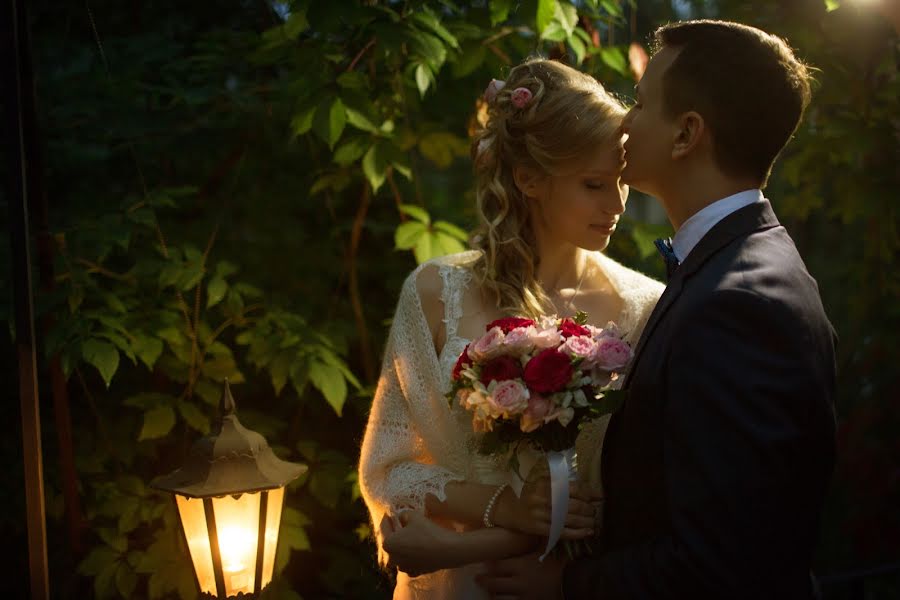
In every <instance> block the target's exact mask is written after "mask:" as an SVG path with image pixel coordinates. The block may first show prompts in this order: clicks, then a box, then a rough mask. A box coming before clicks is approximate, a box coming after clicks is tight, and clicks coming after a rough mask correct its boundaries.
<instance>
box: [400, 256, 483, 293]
mask: <svg viewBox="0 0 900 600" xmlns="http://www.w3.org/2000/svg"><path fill="white" fill-rule="evenodd" d="M480 256H481V251H479V250H467V251H465V252H457V253H455V254H447V255H444V256H438V257H436V258H432V259H431V260H427V261H425V262H423V263H422V264H420V265H419V266H418V267H416V268H415V269H413V271H412V273H410V274H409V276H408V277H407V278H406V283H405V285H407V286H409V287H414V288H415V289H416V290H417V291H418V292H419V296H422V297H425V296H435V295H436V296H437V297H440V292H441V289H442V288H443V285H444V276H445V275H444V274H445V273H447V272H448V271H451V270H459V271H460V272H470V271H471V268H472V266H473V265H474V264H475V263H476V262H477V261H478V258H479V257H480Z"/></svg>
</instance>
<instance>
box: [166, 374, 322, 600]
mask: <svg viewBox="0 0 900 600" xmlns="http://www.w3.org/2000/svg"><path fill="white" fill-rule="evenodd" d="M219 413H220V418H219V422H218V423H217V424H216V425H215V427H214V428H213V432H212V433H211V434H210V435H209V436H207V437H204V438H202V439H200V440H198V441H197V442H195V443H194V445H193V447H192V448H191V452H190V455H189V456H188V458H187V461H186V462H185V464H184V466H182V467H181V468H180V469H178V470H176V471H173V472H172V473H170V474H168V475H165V476H162V477H158V478H156V480H154V481H153V483H152V484H151V486H152V487H154V488H156V489H159V490H162V491H166V492H170V493H172V494H174V495H175V503H176V505H177V506H178V515H179V517H180V521H181V527H182V531H183V533H184V538H185V541H186V542H187V546H188V549H189V550H190V554H191V560H192V562H193V565H194V573H195V574H196V576H197V583H198V584H199V586H200V592H201V594H203V595H204V596H206V597H212V598H223V599H224V598H231V597H241V598H252V597H256V596H257V595H258V594H259V592H260V591H262V589H263V588H265V587H266V585H268V584H269V582H270V581H271V580H272V571H273V569H274V566H275V550H276V547H277V545H278V529H279V525H280V523H281V507H282V503H283V500H284V486H285V485H287V484H288V483H289V482H290V481H292V480H294V479H296V478H297V477H299V476H300V475H302V474H303V473H305V472H306V469H307V467H306V465H301V464H297V463H291V462H286V461H283V460H281V459H279V458H278V457H277V456H275V453H274V452H272V449H271V448H269V444H268V443H266V440H265V438H263V436H261V435H260V434H258V433H256V432H255V431H250V430H249V429H246V428H245V427H244V426H243V425H241V423H240V421H238V418H237V415H236V414H235V405H234V398H232V396H231V390H230V388H229V387H228V382H227V381H226V382H225V385H224V389H223V391H222V400H221V402H220V403H219Z"/></svg>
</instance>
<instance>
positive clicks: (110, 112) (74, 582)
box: [33, 0, 625, 598]
mask: <svg viewBox="0 0 900 600" xmlns="http://www.w3.org/2000/svg"><path fill="white" fill-rule="evenodd" d="M56 10H57V9H56V7H54V6H51V5H50V4H49V3H46V2H44V3H38V4H37V5H36V6H35V7H34V16H35V17H36V20H35V21H34V22H35V28H36V29H35V32H34V35H33V39H34V40H35V56H36V61H37V66H36V68H37V70H38V72H39V73H40V77H38V81H39V86H38V90H37V95H38V99H39V108H40V110H41V115H40V118H41V120H42V128H43V131H44V133H45V136H46V137H47V150H48V151H47V155H46V162H47V188H48V199H49V204H50V205H51V207H52V209H51V212H50V221H49V222H48V223H46V224H45V225H43V226H45V227H46V228H47V229H48V230H49V231H50V232H51V234H52V251H53V253H54V255H55V258H54V262H53V284H54V285H53V287H52V289H49V288H48V291H47V292H46V293H44V294H43V295H42V296H41V297H40V298H39V302H40V305H41V311H42V314H43V315H46V316H48V317H51V320H48V321H46V322H45V324H44V326H43V327H44V329H43V331H42V332H41V333H42V336H43V339H44V341H45V343H44V345H43V350H44V354H43V356H44V359H45V360H49V359H51V358H53V357H58V358H59V360H60V364H61V366H62V370H63V376H64V377H65V378H66V379H67V386H66V389H67V391H68V392H69V396H70V402H71V403H72V404H73V405H78V406H82V405H83V406H89V407H90V409H89V410H85V411H75V412H74V414H73V422H72V426H73V428H74V433H75V435H74V437H75V439H76V443H75V445H74V447H72V448H68V449H66V448H64V449H63V451H69V452H74V460H75V463H76V467H77V476H78V478H79V479H80V485H81V487H82V503H83V506H84V512H85V515H84V516H85V518H86V519H87V522H88V523H89V527H90V536H89V539H90V541H89V546H88V548H87V549H86V551H85V553H84V554H83V555H82V556H81V557H80V560H79V561H78V563H77V565H76V568H75V569H73V572H72V573H71V574H69V575H67V576H66V577H65V581H67V582H68V583H66V584H65V585H61V587H60V589H61V592H60V594H61V596H63V597H65V596H67V595H68V596H70V597H83V596H84V595H91V596H94V597H98V598H114V597H148V598H163V597H172V596H177V597H182V598H193V597H194V596H195V595H196V593H197V591H196V589H195V583H194V581H193V576H192V574H191V570H190V565H189V564H188V562H187V560H186V558H185V557H186V549H185V548H184V547H183V542H182V540H181V538H180V533H179V531H178V525H177V518H176V514H175V509H174V505H173V503H172V501H171V499H169V498H167V497H166V496H165V495H163V494H159V493H156V492H151V491H149V490H147V489H146V487H145V486H146V482H149V481H150V480H152V479H153V478H154V477H155V476H157V475H160V474H162V473H165V472H168V471H170V470H171V469H172V468H174V467H176V466H177V465H178V464H179V463H180V462H181V461H182V460H183V458H184V454H185V452H186V449H187V448H188V447H189V445H190V443H191V442H192V441H193V440H195V439H197V437H199V436H201V435H205V434H207V433H208V432H209V430H210V425H211V419H212V417H213V415H214V414H215V406H216V404H217V402H218V400H219V395H220V393H221V386H222V382H224V381H225V380H228V381H229V382H230V383H231V384H232V386H233V390H234V394H235V396H236V400H237V404H238V412H239V414H240V415H241V418H242V420H243V421H244V422H245V424H246V425H247V426H248V427H250V428H252V429H255V430H257V431H259V432H260V433H262V434H263V435H265V436H266V437H267V439H269V441H270V443H272V444H273V445H275V447H276V449H277V451H278V452H279V454H280V455H282V456H284V457H285V458H287V459H294V460H299V461H303V462H307V463H309V465H310V472H309V473H308V474H307V475H305V476H304V477H302V478H301V479H300V480H298V481H297V482H295V483H294V484H292V485H291V486H290V487H289V490H288V493H287V495H286V506H285V510H284V514H283V518H282V532H281V544H280V546H279V551H278V556H277V560H276V570H277V571H278V572H279V573H282V574H283V575H282V577H281V578H280V579H279V580H278V581H280V583H276V584H274V585H273V591H272V592H270V594H275V595H277V596H278V597H294V596H297V597H299V595H303V596H306V597H321V596H322V595H329V594H332V595H335V594H337V595H341V596H348V595H349V596H352V597H366V596H373V595H375V596H378V595H387V593H388V592H387V590H386V589H381V590H380V592H379V588H380V587H381V588H384V586H385V585H388V584H387V583H385V581H384V577H383V574H382V573H381V572H379V571H378V569H377V567H376V565H375V564H374V549H373V547H372V545H371V541H370V540H371V537H370V536H371V529H370V525H369V524H368V521H367V518H366V513H365V509H364V506H363V505H362V502H361V493H360V488H359V482H358V480H357V478H356V460H357V455H358V440H359V438H360V435H361V433H360V432H361V431H362V426H363V423H364V421H365V417H366V414H367V410H368V396H369V395H370V394H371V393H372V390H373V384H374V383H375V381H374V379H375V376H376V375H377V372H376V371H375V370H374V366H375V365H377V363H378V357H377V354H378V349H379V348H380V347H381V345H382V344H383V340H384V334H385V333H386V330H385V329H384V327H383V325H382V324H383V323H384V322H385V319H386V318H388V317H389V316H390V314H391V311H392V309H393V306H394V302H395V300H396V293H397V289H399V283H400V282H401V281H402V279H403V278H404V277H405V275H406V273H407V272H408V271H409V270H410V268H411V267H412V266H414V264H415V263H416V262H422V261H425V260H428V259H430V258H432V257H436V256H440V255H443V254H448V253H453V252H459V251H461V250H463V249H464V248H465V246H466V241H467V239H468V232H467V229H469V228H470V227H471V226H472V225H474V222H473V215H472V212H471V209H470V208H468V206H469V205H470V202H469V195H470V190H471V179H470V177H469V169H470V164H469V161H468V157H469V148H470V142H469V138H470V133H471V130H472V128H473V127H474V126H475V119H476V110H477V104H476V100H477V99H478V97H479V95H480V93H481V90H482V89H483V88H484V85H485V82H486V81H488V80H490V78H491V77H495V76H496V77H502V74H503V72H504V71H505V70H506V69H508V68H509V66H510V65H512V64H514V63H515V62H518V61H519V60H521V59H522V58H524V57H525V56H527V55H529V54H531V53H533V52H536V51H537V52H544V53H549V54H551V55H554V56H556V57H560V58H563V59H565V60H569V61H570V62H572V63H573V64H579V65H582V66H583V67H585V68H587V69H589V70H597V71H598V72H600V73H605V74H607V75H609V74H610V73H611V71H610V70H609V67H608V65H609V64H610V60H609V58H608V57H607V58H603V57H604V56H606V54H608V53H609V52H612V51H613V49H615V51H616V52H618V56H620V57H623V56H625V54H624V51H623V49H622V48H619V47H615V46H613V45H606V44H603V45H599V44H594V43H593V42H592V37H591V33H590V32H589V31H588V30H586V29H585V27H589V28H591V30H592V31H593V30H594V29H596V28H599V29H602V30H604V31H605V30H607V29H609V28H610V27H616V26H619V25H623V24H624V21H623V20H622V13H621V9H620V7H619V5H618V3H616V2H606V3H596V2H588V3H574V2H568V1H557V0H541V1H540V2H536V3H535V2H533V3H526V4H525V5H522V6H521V7H520V6H519V5H518V4H517V3H513V2H505V1H499V2H496V1H492V2H489V3H448V2H445V1H439V0H421V1H416V2H410V3H387V4H384V3H376V4H373V3H368V2H343V3H324V2H310V1H308V0H299V1H292V2H287V3H283V4H273V5H268V4H266V3H258V4H254V5H252V6H250V5H240V6H238V5H236V6H234V7H231V8H227V9H221V8H220V9H217V10H216V11H213V12H210V11H209V10H208V7H201V6H199V5H198V6H192V5H190V4H174V3H170V4H169V5H167V6H166V7H162V6H160V7H155V9H154V10H152V11H149V10H148V11H141V10H140V9H138V12H139V13H140V14H139V16H138V17H137V20H134V19H133V17H134V16H135V14H134V13H132V12H131V9H128V10H125V9H123V8H121V7H119V8H116V7H114V6H112V5H110V6H107V7H91V9H88V8H84V7H83V8H81V9H75V13H73V14H72V15H71V17H72V18H74V19H75V20H74V21H72V22H73V23H75V22H77V23H78V24H79V25H78V27H82V29H79V30H78V35H66V34H65V33H64V29H62V25H61V24H59V23H60V22H59V20H58V19H53V18H49V17H50V16H51V15H54V14H56ZM582 17H584V18H582ZM85 24H90V26H89V27H87V26H86V25H85ZM95 28H96V29H95ZM601 50H602V51H603V52H605V53H606V54H603V53H602V52H601ZM612 64H615V63H612ZM398 175H399V176H398ZM62 199H65V201H61V200H62ZM397 251H399V252H397ZM388 256H393V257H394V258H393V259H392V260H384V258H385V257H388ZM373 324H374V325H373ZM42 385H44V383H43V382H42ZM47 389H49V385H48V386H47ZM51 470H52V471H56V467H55V466H54V467H53V468H52V469H51ZM125 474H127V475H125ZM54 481H55V480H54ZM53 485H54V486H55V485H56V484H55V483H54V484H53ZM50 494H51V495H52V497H54V498H60V499H61V498H62V495H61V493H60V492H59V491H58V490H56V489H51V490H50ZM54 506H56V507H57V508H54V511H53V514H54V515H55V518H56V519H60V518H61V517H62V511H61V507H62V504H61V503H60V502H55V503H54ZM60 525H61V523H59V525H57V529H58V530H57V529H54V531H53V532H52V534H51V535H52V536H54V537H61V536H63V535H64V533H63V529H62V528H61V527H60ZM360 541H364V542H366V543H365V544H363V545H361V544H360ZM298 554H302V555H303V559H302V560H299V561H298V560H297V559H296V557H297V556H298ZM359 565H368V566H367V567H366V570H365V572H363V573H360V569H359ZM353 573H355V575H351V574H353ZM286 581H292V582H294V584H293V585H285V583H284V582H286ZM79 582H82V583H86V585H82V583H79ZM87 587H90V591H89V592H88V591H86V588H87ZM79 588H81V591H80V592H78V591H75V590H76V589H79ZM291 588H293V589H291ZM67 590H68V591H67ZM373 590H375V591H373Z"/></svg>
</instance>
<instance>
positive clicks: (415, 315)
mask: <svg viewBox="0 0 900 600" xmlns="http://www.w3.org/2000/svg"><path fill="white" fill-rule="evenodd" d="M477 257H478V253H477V252H474V251H471V252H463V253H460V254H455V255H451V256H446V257H442V258H439V259H435V260H433V261H429V262H428V263H424V264H423V265H420V266H419V267H418V268H417V269H416V270H415V271H413V273H412V274H411V275H410V276H409V277H408V278H407V280H406V281H405V282H404V285H403V288H402V290H401V293H400V300H399V302H398V304H397V310H396V313H395V315H394V320H393V324H392V326H391V332H390V335H389V336H388V342H387V346H386V347H385V355H384V361H383V363H382V370H381V377H380V379H379V382H378V388H377V390H376V393H375V398H374V400H373V403H372V410H371V412H370V414H369V420H368V424H367V426H366V433H365V436H364V438H363V444H362V452H361V457H360V464H359V476H360V488H361V491H362V495H363V499H364V500H365V502H366V506H367V507H368V509H369V513H370V516H371V518H372V526H373V531H375V532H376V534H377V532H378V525H379V523H380V522H381V519H382V517H383V516H384V515H385V514H386V513H392V514H393V513H396V512H398V511H400V510H404V509H412V510H417V511H423V510H424V505H425V497H426V496H427V495H428V494H429V493H430V494H433V495H434V496H436V497H437V498H439V499H441V500H443V499H445V497H446V496H445V494H444V486H445V485H446V484H447V483H448V482H450V481H462V480H466V481H474V482H478V483H485V484H491V485H498V484H500V483H509V484H511V485H512V486H513V488H514V489H517V490H518V489H519V488H520V486H521V482H519V481H518V479H517V478H516V477H515V476H513V475H512V474H511V473H510V472H509V470H508V469H507V460H506V458H505V457H487V456H483V455H481V454H479V453H478V452H476V451H475V447H476V443H477V440H476V438H475V434H474V432H473V431H472V425H471V415H470V414H469V413H467V412H466V411H465V409H463V408H462V407H459V406H458V405H456V403H453V405H451V404H450V403H448V402H447V400H446V398H445V397H444V393H445V392H446V391H447V390H448V389H449V388H450V375H451V373H452V370H453V365H454V364H455V362H456V359H457V357H458V356H459V354H460V353H461V352H462V351H463V349H464V348H465V346H466V344H468V343H469V341H470V340H467V339H464V338H461V337H459V336H458V335H457V325H458V323H459V320H460V318H461V317H462V316H463V307H462V298H463V295H464V293H465V291H466V289H467V286H468V285H469V284H470V282H471V281H472V278H473V274H472V271H471V269H470V265H471V264H472V263H473V262H474V260H475V259H476V258H477ZM591 260H592V261H593V262H594V263H595V266H596V267H598V268H600V269H602V270H603V272H604V273H605V275H606V276H607V278H608V279H609V281H610V283H611V284H612V287H613V289H614V290H615V292H616V293H617V294H618V295H619V296H620V297H621V298H622V301H623V310H622V314H621V315H619V317H618V318H617V319H616V322H617V323H618V324H619V326H620V327H621V328H622V330H623V331H626V332H628V335H627V337H626V339H628V341H630V342H631V343H632V344H635V343H636V342H637V339H638V337H639V336H640V332H641V330H642V329H643V325H644V323H645V322H646V320H647V317H648V316H649V314H650V311H651V310H652V308H653V305H654V304H655V303H656V301H657V299H658V298H659V295H660V294H661V293H662V289H663V286H662V284H660V283H659V282H657V281H655V280H653V279H650V278H648V277H646V276H644V275H642V274H640V273H638V272H636V271H633V270H631V269H628V268H626V267H624V266H622V265H620V264H619V263H616V262H615V261H613V260H612V259H610V258H607V257H606V256H605V255H603V254H600V253H594V254H592V255H591ZM427 265H436V266H437V268H438V272H439V273H440V275H441V279H442V282H443V287H442V291H441V300H442V302H443V305H444V326H445V329H446V341H445V343H444V346H443V348H442V349H441V352H440V355H437V353H436V352H435V349H434V344H433V341H432V338H431V332H430V330H429V328H428V324H427V322H426V320H425V316H424V313H423V311H422V305H421V301H420V299H419V295H418V293H417V291H416V277H417V276H418V274H419V272H420V271H421V270H422V269H423V268H426V266H427ZM599 325H602V324H599ZM607 422H608V419H600V420H598V421H597V422H595V423H592V424H591V425H589V426H588V427H586V428H585V429H584V430H583V431H582V433H581V434H580V435H579V438H578V441H577V442H576V449H577V452H578V456H579V479H581V480H582V481H583V482H586V483H588V484H589V485H591V486H592V487H594V488H597V489H599V486H600V478H599V473H600V470H599V457H600V449H601V445H602V439H603V434H604V432H605V430H606V425H607ZM523 462H524V461H523ZM376 541H377V544H378V550H379V558H380V559H382V560H383V558H384V557H383V552H382V549H381V537H380V535H376ZM482 570H483V566H482V565H481V564H471V565H466V566H464V567H461V568H456V569H445V570H442V571H437V572H435V573H429V574H427V575H422V576H420V577H415V578H410V577H408V576H407V575H406V574H404V573H398V575H397V585H396V588H395V589H394V598H395V599H403V600H406V599H420V598H421V599H425V598H427V599H430V600H444V599H446V600H464V599H465V600H480V599H482V598H484V599H487V594H485V593H484V591H483V590H482V589H481V588H480V587H478V585H477V584H476V583H475V581H474V576H475V575H476V574H477V573H479V572H481V571H482Z"/></svg>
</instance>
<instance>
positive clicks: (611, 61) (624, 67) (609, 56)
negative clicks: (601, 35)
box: [600, 47, 628, 76]
mask: <svg viewBox="0 0 900 600" xmlns="http://www.w3.org/2000/svg"><path fill="white" fill-rule="evenodd" d="M600 60H602V61H603V62H604V63H605V64H606V65H607V66H608V67H609V68H611V69H612V70H614V71H615V72H616V73H618V74H620V75H623V76H627V75H628V62H627V60H626V59H625V55H624V54H623V53H622V50H621V49H620V48H617V47H606V48H601V49H600Z"/></svg>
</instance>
